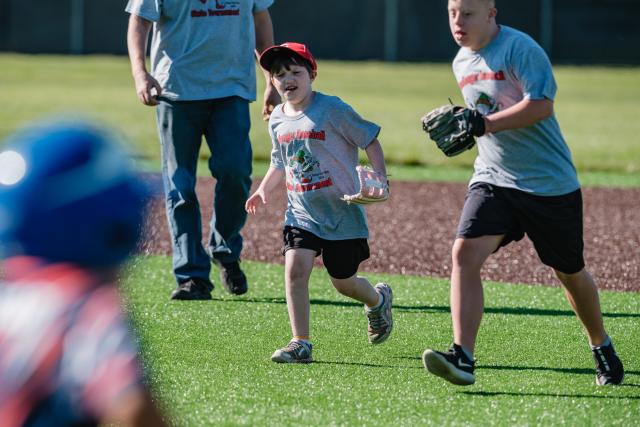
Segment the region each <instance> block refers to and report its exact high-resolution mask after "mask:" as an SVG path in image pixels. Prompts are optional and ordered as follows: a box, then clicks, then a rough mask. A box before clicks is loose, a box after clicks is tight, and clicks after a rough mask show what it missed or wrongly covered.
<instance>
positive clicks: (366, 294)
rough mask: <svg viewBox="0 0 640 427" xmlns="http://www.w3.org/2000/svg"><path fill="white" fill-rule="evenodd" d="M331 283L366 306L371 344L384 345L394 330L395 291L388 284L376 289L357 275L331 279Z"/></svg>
mask: <svg viewBox="0 0 640 427" xmlns="http://www.w3.org/2000/svg"><path fill="white" fill-rule="evenodd" d="M331 283H333V286H334V287H335V288H336V290H337V291H338V292H340V293H341V294H342V295H344V296H347V297H350V298H353V299H355V300H357V301H360V302H361V303H364V304H365V307H364V312H365V314H366V316H367V321H368V328H367V335H368V336H369V342H370V343H371V344H382V343H383V342H384V341H386V340H387V338H389V335H391V331H392V330H393V316H392V313H391V306H392V304H393V291H392V290H391V287H390V286H389V285H387V284H386V283H378V284H377V285H376V286H375V288H374V287H373V286H371V283H369V281H368V280H367V279H366V278H364V277H358V276H357V275H356V274H354V275H353V276H351V277H349V278H346V279H337V278H335V277H331Z"/></svg>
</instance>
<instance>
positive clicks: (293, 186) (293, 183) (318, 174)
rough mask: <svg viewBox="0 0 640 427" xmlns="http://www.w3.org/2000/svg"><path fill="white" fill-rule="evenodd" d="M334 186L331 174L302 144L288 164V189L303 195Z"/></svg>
mask: <svg viewBox="0 0 640 427" xmlns="http://www.w3.org/2000/svg"><path fill="white" fill-rule="evenodd" d="M296 145H297V144H296ZM288 148H293V147H288ZM332 185H333V182H332V181H331V177H330V176H329V172H328V171H323V170H322V169H321V168H320V162H318V160H316V159H315V157H313V156H312V155H311V154H310V153H309V152H308V151H307V150H306V147H305V145H304V144H300V147H299V148H297V149H295V151H294V154H293V155H292V156H291V157H290V158H289V161H288V162H287V189H288V190H289V191H295V192H297V193H301V192H304V191H311V190H317V189H319V188H324V187H330V186H332Z"/></svg>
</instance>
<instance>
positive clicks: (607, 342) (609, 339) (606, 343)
mask: <svg viewBox="0 0 640 427" xmlns="http://www.w3.org/2000/svg"><path fill="white" fill-rule="evenodd" d="M610 344H611V338H610V337H609V335H607V339H605V340H604V342H603V343H602V344H600V345H593V344H591V343H589V345H590V346H591V350H595V349H596V348H600V347H606V346H608V345H610Z"/></svg>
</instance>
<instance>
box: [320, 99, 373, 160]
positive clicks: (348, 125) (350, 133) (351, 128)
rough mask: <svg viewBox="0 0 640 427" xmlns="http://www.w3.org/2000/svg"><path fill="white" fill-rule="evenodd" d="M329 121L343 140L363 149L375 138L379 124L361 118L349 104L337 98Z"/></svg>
mask: <svg viewBox="0 0 640 427" xmlns="http://www.w3.org/2000/svg"><path fill="white" fill-rule="evenodd" d="M331 123H332V125H333V127H334V128H335V129H336V131H337V132H338V133H340V134H341V135H342V136H343V137H344V138H345V140H347V141H348V142H350V143H352V144H354V145H356V146H357V147H358V148H361V149H363V150H364V149H365V148H367V147H368V146H369V144H371V143H372V142H373V140H374V139H375V138H377V136H378V134H379V133H380V126H378V125H377V124H375V123H373V122H370V121H368V120H365V119H363V118H362V117H361V116H360V115H359V114H358V113H357V112H356V111H355V110H354V109H353V108H352V107H351V106H350V105H348V104H347V103H345V102H343V101H341V100H338V102H337V103H336V108H334V109H333V114H332V115H331Z"/></svg>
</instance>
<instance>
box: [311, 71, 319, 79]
mask: <svg viewBox="0 0 640 427" xmlns="http://www.w3.org/2000/svg"><path fill="white" fill-rule="evenodd" d="M317 75H318V72H317V71H315V70H311V72H310V73H309V77H310V78H311V81H314V80H315V79H316V76H317Z"/></svg>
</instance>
